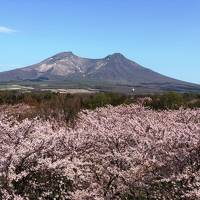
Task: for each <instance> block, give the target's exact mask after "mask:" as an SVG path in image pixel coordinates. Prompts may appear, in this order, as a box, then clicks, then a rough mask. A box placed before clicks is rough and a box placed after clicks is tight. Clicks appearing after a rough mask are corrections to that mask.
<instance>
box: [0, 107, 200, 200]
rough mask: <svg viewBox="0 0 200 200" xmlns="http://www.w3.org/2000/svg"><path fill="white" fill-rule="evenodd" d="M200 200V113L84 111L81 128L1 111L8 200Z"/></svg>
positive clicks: (0, 184) (0, 168) (2, 187)
mask: <svg viewBox="0 0 200 200" xmlns="http://www.w3.org/2000/svg"><path fill="white" fill-rule="evenodd" d="M1 198H2V199H5V200H12V199H15V200H25V199H30V200H31V199H72V200H104V199H106V200H107V199H108V200H110V199H116V200H117V199H158V200H159V199H200V110H199V109H197V110H189V109H187V110H178V111H153V110H150V109H147V108H144V107H142V106H138V105H128V106H123V105H121V106H118V107H111V106H108V107H106V108H99V109H96V110H95V111H89V110H84V111H82V112H81V113H80V114H79V118H78V120H77V124H76V125H75V127H74V128H69V127H64V126H63V127H60V126H59V125H58V123H57V122H56V121H55V120H53V119H52V121H43V120H40V119H37V118H36V119H33V120H28V119H26V120H24V121H22V122H18V121H16V120H15V118H12V117H8V116H7V115H6V114H5V113H3V112H1V113H0V199H1Z"/></svg>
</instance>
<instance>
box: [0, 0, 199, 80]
mask: <svg viewBox="0 0 200 200" xmlns="http://www.w3.org/2000/svg"><path fill="white" fill-rule="evenodd" d="M62 51H72V52H73V53H74V54H76V55H79V56H82V57H90V58H102V57H105V56H106V55H108V54H112V53H114V52H121V53H122V54H124V55H125V56H126V57H128V58H129V59H132V60H134V61H136V62H138V63H140V64H142V65H143V66H145V67H148V68H151V69H153V70H155V71H157V72H160V73H162V74H165V75H168V76H171V77H174V78H178V79H182V80H185V81H190V82H195V83H200V55H199V54H200V1H199V0H9V1H8V0H0V71H4V70H9V69H13V68H16V67H22V66H27V65H30V64H34V63H37V62H39V61H41V60H42V59H44V58H47V57H50V56H52V55H54V54H56V53H58V52H62Z"/></svg>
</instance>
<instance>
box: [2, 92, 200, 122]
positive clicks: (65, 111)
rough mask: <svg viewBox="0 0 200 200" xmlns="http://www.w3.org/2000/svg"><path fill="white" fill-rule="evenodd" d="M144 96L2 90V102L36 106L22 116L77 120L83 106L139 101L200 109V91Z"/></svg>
mask: <svg viewBox="0 0 200 200" xmlns="http://www.w3.org/2000/svg"><path fill="white" fill-rule="evenodd" d="M144 98H145V96H144V95H143V96H142V95H138V96H136V95H134V96H133V95H124V94H119V93H96V94H60V93H51V92H35V93H34V92H32V93H22V92H20V91H1V92H0V105H4V104H8V105H16V104H26V105H29V106H31V107H33V108H34V109H33V110H32V112H31V113H30V112H29V113H23V115H20V117H22V118H25V117H31V118H32V117H34V116H38V115H39V116H41V117H44V118H49V117H54V118H57V119H62V120H63V119H64V120H65V121H67V122H68V121H74V119H75V118H76V116H77V113H78V112H79V111H80V110H82V109H95V108H97V107H105V106H106V105H112V106H118V105H121V104H130V103H139V104H142V105H143V106H146V107H150V108H151V109H154V110H165V109H179V108H180V107H183V108H197V107H198V108H199V107H200V94H192V93H191V94H180V93H175V92H169V93H165V94H157V95H149V98H150V99H151V101H149V100H148V101H144Z"/></svg>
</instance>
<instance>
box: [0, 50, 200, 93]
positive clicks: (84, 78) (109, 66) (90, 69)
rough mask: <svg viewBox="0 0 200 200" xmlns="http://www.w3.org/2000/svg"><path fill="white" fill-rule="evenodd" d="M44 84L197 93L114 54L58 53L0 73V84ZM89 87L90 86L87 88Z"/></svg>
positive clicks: (189, 86) (185, 84) (198, 89)
mask: <svg viewBox="0 0 200 200" xmlns="http://www.w3.org/2000/svg"><path fill="white" fill-rule="evenodd" d="M24 80H29V81H34V83H35V82H37V80H44V81H45V80H48V81H53V82H54V81H55V80H56V82H57V83H58V82H63V81H72V82H73V83H74V82H77V84H78V85H80V83H83V84H84V83H86V82H87V83H91V84H93V85H102V84H103V87H104V85H106V84H108V86H109V87H110V86H111V85H112V87H117V86H119V85H120V87H121V86H123V87H135V86H137V87H142V88H150V89H151V90H152V88H153V89H155V88H156V89H155V90H158V89H157V88H159V90H179V91H186V90H192V91H194V90H193V88H195V91H200V86H199V85H195V84H190V83H186V82H183V81H179V80H176V79H173V78H170V77H166V76H163V75H161V74H159V73H157V72H154V71H152V70H150V69H148V68H145V67H143V66H141V65H139V64H137V63H136V62H134V61H131V60H129V59H127V58H126V57H125V56H124V55H122V54H121V53H114V54H111V55H108V56H106V57H104V58H102V59H89V58H82V57H79V56H77V55H75V54H73V53H72V52H61V53H58V54H56V55H54V56H52V57H49V58H47V59H45V60H43V61H42V62H40V63H38V64H35V65H32V66H28V67H24V68H21V69H16V70H12V71H8V72H2V73H0V82H3V81H4V82H9V81H24ZM90 87H92V86H90Z"/></svg>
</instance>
